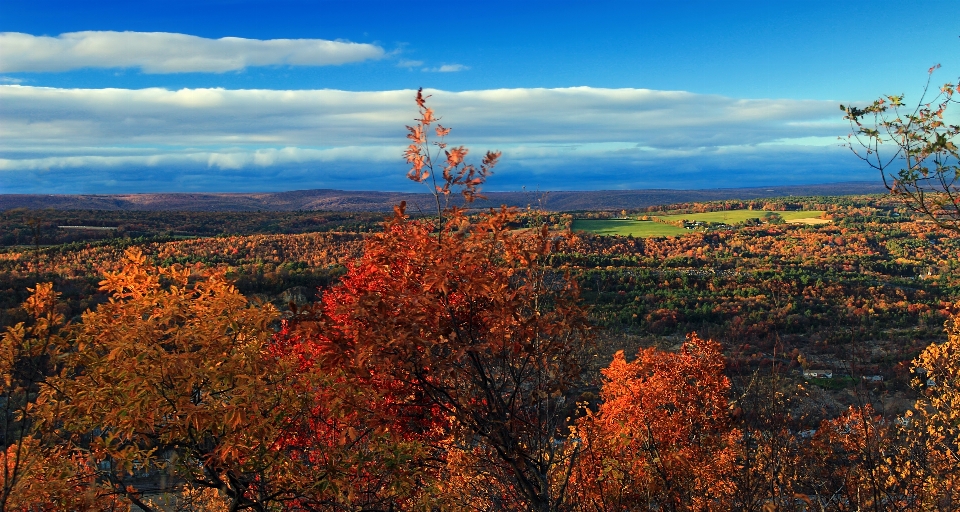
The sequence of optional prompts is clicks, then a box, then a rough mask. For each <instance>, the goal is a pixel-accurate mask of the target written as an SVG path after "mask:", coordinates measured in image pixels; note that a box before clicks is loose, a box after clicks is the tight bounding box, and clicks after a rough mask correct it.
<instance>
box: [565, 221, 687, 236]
mask: <svg viewBox="0 0 960 512" xmlns="http://www.w3.org/2000/svg"><path fill="white" fill-rule="evenodd" d="M573 230H574V231H587V232H590V233H595V234H597V235H619V236H634V237H638V238H648V237H651V236H677V235H682V234H684V233H689V232H690V231H689V230H686V229H683V228H678V227H676V226H671V225H669V224H663V223H660V222H654V221H651V220H630V219H576V220H574V221H573Z"/></svg>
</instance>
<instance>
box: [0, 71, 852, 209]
mask: <svg viewBox="0 0 960 512" xmlns="http://www.w3.org/2000/svg"><path fill="white" fill-rule="evenodd" d="M425 92H426V93H427V94H430V95H431V98H430V99H429V100H428V104H429V105H430V106H431V107H432V108H434V109H435V111H436V112H437V114H439V115H440V116H442V123H443V124H444V126H450V127H453V132H452V133H451V134H450V136H449V137H448V142H450V143H453V144H465V145H467V146H469V147H470V148H471V149H472V150H473V152H474V154H478V153H482V152H483V151H486V150H496V149H500V150H503V152H504V163H503V164H502V165H501V167H500V168H499V170H498V172H497V175H496V177H495V178H494V182H498V183H507V184H508V185H501V187H505V188H509V186H510V185H509V184H511V183H512V184H528V185H530V184H532V185H536V184H537V183H539V184H542V185H543V186H544V187H545V188H550V187H551V185H549V183H553V184H554V185H553V186H554V187H556V184H557V183H564V182H570V183H574V184H575V185H573V186H574V188H575V187H576V186H578V185H576V184H580V185H579V186H581V187H588V186H591V187H597V186H606V187H607V188H613V187H616V186H620V187H628V186H656V183H671V185H670V186H678V183H687V182H689V183H691V184H694V183H697V182H696V180H701V182H700V185H698V186H704V184H707V186H737V185H739V184H740V182H734V183H729V182H724V181H723V176H728V175H729V174H724V173H728V171H729V172H732V171H730V170H731V169H741V170H742V169H748V168H749V169H754V170H755V173H761V174H762V173H765V174H762V176H765V177H766V178H765V179H770V178H769V177H770V176H774V177H776V180H779V181H778V182H784V180H787V181H789V180H791V179H792V180H801V181H800V182H803V181H802V180H806V182H815V181H821V182H823V181H844V179H859V178H862V176H859V175H853V174H848V175H846V178H843V177H841V178H839V179H838V178H835V177H834V178H831V179H827V178H824V176H828V175H829V176H834V174H837V173H839V172H840V171H838V170H837V169H838V168H840V167H844V168H846V169H849V168H851V167H853V166H855V163H853V162H848V161H846V160H843V159H844V158H846V157H847V156H849V155H848V154H847V153H845V152H844V151H843V150H842V149H841V148H837V147H835V146H836V145H835V144H828V142H832V141H835V140H836V139H835V137H836V136H837V135H838V134H839V135H842V134H845V133H846V132H847V131H848V129H849V128H848V126H847V125H845V124H844V123H843V121H842V119H840V116H838V115H837V112H838V110H837V106H836V104H835V103H833V102H830V101H813V100H770V99H761V100H743V99H734V98H727V97H722V96H714V95H700V94H693V93H687V92H679V91H653V90H646V89H597V88H590V87H575V88H567V89H497V90H480V91H464V92H448V91H440V90H427V91H425ZM415 95H416V91H413V90H400V91H375V92H349V91H338V90H295V91H282V90H281V91H277V90H224V89H181V90H176V91H171V90H166V89H160V88H150V89H139V90H129V89H55V88H43V87H26V86H20V85H0V105H2V108H0V171H2V172H0V192H10V191H12V190H20V191H26V190H33V189H30V188H29V187H34V189H36V187H40V186H41V185H27V184H25V183H31V182H30V180H28V179H26V178H25V176H40V175H41V174H44V173H53V174H49V176H53V175H56V176H57V178H56V179H57V180H58V181H57V182H56V185H57V186H62V187H67V186H68V185H67V184H68V183H70V182H71V181H70V180H71V179H74V178H71V176H74V177H75V179H76V180H77V181H78V182H81V181H83V179H84V177H88V176H92V175H94V174H96V173H108V174H111V173H112V174H111V175H113V174H116V173H121V174H124V173H126V174H124V176H127V175H130V174H132V175H136V173H137V172H138V171H135V170H137V169H148V170H149V169H152V171H150V173H153V174H150V173H147V174H148V175H157V176H160V175H164V176H166V175H165V174H164V173H169V176H167V177H166V178H157V179H158V180H161V181H160V182H161V183H162V182H163V180H164V179H167V178H169V179H173V178H174V177H177V176H179V177H180V178H179V179H181V181H183V182H185V183H186V182H190V183H205V184H206V185H204V186H205V187H208V189H212V190H228V189H232V190H237V189H239V188H244V189H246V190H250V189H256V188H257V186H260V188H262V189H264V190H267V189H270V190H277V189H292V188H295V187H299V188H311V187H316V186H319V185H323V186H330V187H337V186H344V185H342V183H343V180H349V183H352V185H350V188H368V189H385V188H386V189H397V188H401V187H402V186H404V183H405V182H404V181H403V174H404V169H405V167H406V166H405V164H404V163H403V161H402V158H401V154H402V147H403V145H404V144H405V142H406V140H405V139H404V136H405V133H406V132H405V130H404V128H403V127H404V125H407V124H412V123H413V119H414V117H415V116H416V106H415V104H414V102H413V99H414V97H415ZM833 162H836V163H835V164H834V163H833ZM317 168H321V169H327V170H329V172H330V174H325V175H324V176H326V177H325V178H323V179H321V178H319V177H318V176H319V175H317V174H315V173H312V172H307V171H306V170H308V169H317ZM855 168H856V167H855ZM791 169H792V171H791ZM738 172H739V171H738ZM751 172H753V171H751ZM791 172H793V173H794V174H793V175H790V173H791ZM224 173H233V174H230V176H226V175H224ZM284 173H294V174H296V173H305V174H303V176H302V177H301V178H298V179H302V180H306V181H301V182H297V183H296V184H294V183H293V182H291V181H282V185H280V184H278V182H277V181H276V180H277V179H280V178H279V176H281V175H284V176H285V175H286V174H284ZM830 173H834V174H830ZM758 175H760V174H758ZM788 175H790V176H788ZM237 176H241V177H240V178H238V177H237ZM309 176H313V178H309ZM330 176H337V177H338V178H337V180H339V181H331V180H333V178H330ZM384 176H388V177H390V176H395V181H384V180H385V179H388V180H390V179H394V178H383V177H384ZM524 176H526V177H531V176H541V177H549V178H548V180H547V179H545V180H544V181H537V182H531V181H524V180H526V178H524ZM818 177H819V178H818ZM668 178H669V179H668ZM37 179H39V178H37ZM51 179H52V178H51ZM125 179H127V182H129V179H132V178H129V177H128V178H125ZM284 179H285V180H286V178H284ZM310 179H315V180H320V181H309V180H310ZM538 179H543V178H538ZM757 179H759V178H757ZM191 180H192V181H191ZM231 180H233V181H231ZM365 180H366V181H365ZM371 180H376V181H375V182H374V181H371ZM644 180H646V181H644ZM658 180H659V181H658ZM670 180H673V181H670ZM120 182H123V180H120ZM35 183H40V181H36V182H35ZM44 183H47V184H45V185H43V186H44V187H49V186H52V185H50V183H52V182H49V183H48V182H44ZM358 183H360V184H361V185H358ZM363 183H367V184H366V185H362V184H363ZM604 183H607V185H603V184H604ZM258 184H259V185H258ZM664 186H666V185H664ZM130 187H133V185H130ZM211 187H212V188H211ZM567 188H570V187H567ZM126 190H127V191H137V190H142V189H136V188H128V189H126ZM40 191H42V189H41V190H40Z"/></svg>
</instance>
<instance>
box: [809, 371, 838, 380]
mask: <svg viewBox="0 0 960 512" xmlns="http://www.w3.org/2000/svg"><path fill="white" fill-rule="evenodd" d="M803 377H804V378H807V379H832V378H833V370H804V371H803Z"/></svg>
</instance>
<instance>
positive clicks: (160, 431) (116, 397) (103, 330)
mask: <svg viewBox="0 0 960 512" xmlns="http://www.w3.org/2000/svg"><path fill="white" fill-rule="evenodd" d="M127 258H128V260H127V263H126V265H125V267H124V268H123V270H122V271H119V272H116V273H111V274H108V275H107V276H106V279H105V280H104V281H103V282H102V283H101V285H102V289H103V291H105V292H108V293H109V294H110V296H111V298H110V301H109V302H108V303H105V304H102V305H100V307H98V308H97V310H96V311H87V312H86V313H84V315H83V319H82V322H81V323H79V324H77V325H76V326H75V327H74V328H73V329H71V330H70V331H69V332H68V334H67V335H64V336H63V337H62V339H61V342H62V343H63V346H62V347H61V349H60V350H59V357H58V358H57V361H56V364H57V366H58V372H57V373H56V374H55V375H53V376H51V377H49V378H47V379H46V383H45V386H44V387H43V389H42V390H41V391H40V395H39V398H38V400H37V405H38V411H37V413H36V416H35V417H36V421H37V424H38V425H39V427H40V428H41V429H42V430H43V431H45V432H47V433H48V435H49V436H51V437H55V442H56V445H57V446H58V448H59V449H61V450H64V451H66V453H68V454H70V455H71V456H74V457H80V458H81V460H83V461H86V463H87V466H86V467H87V470H89V471H93V472H94V473H95V476H96V482H98V485H99V487H100V489H99V490H98V491H97V492H99V493H100V495H101V496H111V495H113V496H120V497H122V498H124V499H125V500H126V501H127V502H128V503H130V504H134V505H136V506H138V507H140V508H141V509H144V510H151V509H153V508H154V507H153V506H152V505H151V503H149V501H148V500H147V499H146V498H147V495H148V494H151V493H157V492H165V491H171V490H175V489H177V488H178V487H179V486H180V485H181V484H184V483H186V484H188V485H191V486H194V487H200V488H210V489H214V490H215V491H216V493H215V494H216V495H219V496H220V497H221V498H222V499H223V501H224V502H225V504H226V505H227V506H228V508H230V509H232V510H237V509H241V508H243V509H253V510H265V509H266V508H267V507H268V506H269V505H270V504H271V503H276V502H278V501H282V500H284V499H288V498H290V497H291V496H294V495H296V489H298V488H299V487H298V486H299V485H300V483H301V482H299V481H298V480H296V478H295V476H296V472H292V471H291V468H293V469H296V462H297V461H296V460H292V459H290V458H289V457H287V454H286V453H285V452H282V451H278V450H276V449H274V446H275V444H276V443H277V441H278V440H279V439H280V438H281V437H282V435H284V434H285V431H286V430H285V429H286V426H287V425H288V424H289V423H290V420H289V418H291V417H296V415H297V414H298V411H300V410H302V409H305V408H307V407H308V406H309V403H305V401H304V400H303V399H301V397H300V396H299V395H298V394H297V393H296V391H295V390H294V389H292V388H291V387H290V386H284V385H282V384H283V383H285V382H287V381H288V380H291V379H292V378H293V376H294V374H293V373H292V372H293V370H294V369H295V368H294V367H293V366H292V365H290V364H287V362H286V361H284V360H282V359H278V358H276V357H274V356H272V355H271V354H270V352H269V351H268V350H266V348H267V344H268V342H269V340H270V335H271V333H272V330H271V329H270V325H271V323H272V322H273V321H274V320H275V319H276V311H275V310H274V309H273V308H272V307H270V306H256V307H251V305H250V304H248V303H247V301H246V299H245V298H244V297H243V296H242V295H240V294H239V293H238V292H237V291H236V289H235V288H234V287H233V286H232V285H230V283H229V282H228V281H226V280H225V279H224V277H223V274H222V273H218V272H208V271H202V270H201V271H199V272H197V273H194V272H192V271H191V269H178V268H156V267H152V266H150V265H148V264H147V263H146V261H145V258H144V256H143V255H142V254H140V252H139V251H138V250H136V249H131V250H128V251H127ZM319 479H320V480H323V478H322V476H321V477H320V478H319Z"/></svg>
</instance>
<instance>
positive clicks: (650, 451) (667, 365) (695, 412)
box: [574, 334, 737, 511]
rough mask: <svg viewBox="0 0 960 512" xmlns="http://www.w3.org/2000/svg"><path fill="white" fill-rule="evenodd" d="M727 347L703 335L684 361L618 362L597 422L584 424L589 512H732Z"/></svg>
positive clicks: (648, 354) (680, 357) (583, 477)
mask: <svg viewBox="0 0 960 512" xmlns="http://www.w3.org/2000/svg"><path fill="white" fill-rule="evenodd" d="M723 369H724V360H723V355H722V354H721V352H720V346H719V344H717V343H715V342H713V341H705V340H701V339H700V338H698V337H697V336H696V335H695V334H692V335H690V336H689V337H688V338H687V341H686V343H684V344H683V346H682V347H681V349H680V351H679V352H663V351H660V350H657V349H655V348H648V349H644V350H641V351H640V353H639V354H637V358H636V360H634V361H632V362H627V361H626V359H625V358H624V356H623V352H618V353H617V354H616V356H615V357H614V360H613V362H612V363H611V364H610V366H609V367H607V368H606V369H604V370H603V375H604V377H605V378H606V379H605V382H604V383H603V388H602V390H601V396H600V398H601V400H602V402H601V404H600V405H599V408H598V410H597V411H596V412H593V413H590V414H587V415H586V416H584V417H583V418H581V419H580V420H579V421H578V423H577V432H578V434H579V438H580V439H581V440H582V442H583V443H584V448H583V450H582V453H581V454H580V456H579V461H578V463H577V464H576V467H575V470H574V487H575V489H576V492H577V501H578V502H579V504H580V505H582V506H583V509H584V510H600V511H603V510H610V511H614V510H616V511H619V510H641V509H642V510H725V509H727V508H729V504H730V502H731V501H732V495H733V485H732V478H731V477H732V473H733V470H734V468H735V458H736V449H735V446H734V445H735V441H736V437H737V435H736V432H735V430H733V429H731V428H730V418H729V414H728V401H727V392H728V391H729V387H730V384H729V381H728V380H727V378H726V377H725V376H724V374H723Z"/></svg>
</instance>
